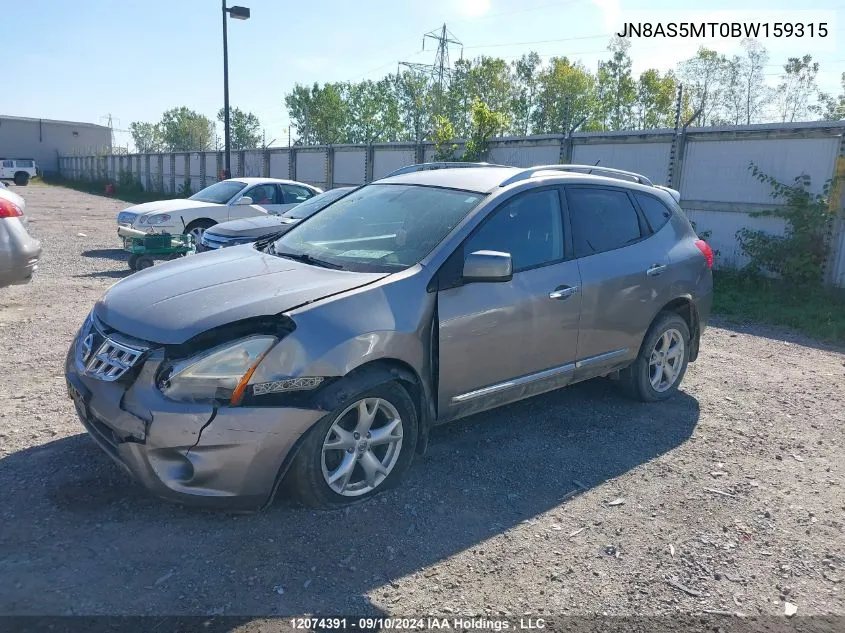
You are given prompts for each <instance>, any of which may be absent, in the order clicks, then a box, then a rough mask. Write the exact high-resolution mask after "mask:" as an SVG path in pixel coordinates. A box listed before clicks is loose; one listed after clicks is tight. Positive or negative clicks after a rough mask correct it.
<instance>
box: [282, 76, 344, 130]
mask: <svg viewBox="0 0 845 633" xmlns="http://www.w3.org/2000/svg"><path fill="white" fill-rule="evenodd" d="M345 90H346V87H345V85H344V84H340V83H327V84H324V85H323V86H320V84H318V83H316V82H315V83H314V85H313V86H312V87H311V88H308V87H307V86H302V85H300V84H296V85H295V86H294V89H293V92H291V93H290V94H288V95H286V96H285V105H286V106H287V109H288V116H289V117H290V120H291V121H292V122H293V124H294V127H295V128H296V131H297V134H298V135H299V142H300V143H303V144H305V145H313V144H326V145H328V144H332V143H345V142H347V140H348V134H347V123H348V120H349V108H348V104H347V101H346V98H345Z"/></svg>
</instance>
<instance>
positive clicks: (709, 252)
mask: <svg viewBox="0 0 845 633" xmlns="http://www.w3.org/2000/svg"><path fill="white" fill-rule="evenodd" d="M695 245H696V246H697V247H698V250H700V251H701V254H702V255H704V259H705V260H707V268H713V249H712V248H710V244H708V243H707V242H705V241H704V240H696V241H695Z"/></svg>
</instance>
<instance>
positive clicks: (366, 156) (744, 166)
mask: <svg viewBox="0 0 845 633" xmlns="http://www.w3.org/2000/svg"><path fill="white" fill-rule="evenodd" d="M458 143H459V144H460V141H458ZM433 155H434V147H433V145H432V144H430V143H420V144H416V143H384V144H378V145H335V146H309V147H293V148H269V149H265V150H248V151H240V152H233V154H232V175H233V176H271V177H276V178H290V179H292V180H299V181H302V182H307V183H310V184H313V185H316V186H318V187H322V188H324V189H328V188H332V187H338V186H343V185H358V184H363V183H366V182H370V181H372V180H376V179H378V178H381V177H383V176H384V175H386V174H388V173H389V172H391V171H393V170H394V169H397V168H399V167H403V166H405V165H409V164H413V163H418V162H426V161H431V160H432V159H433V158H432V157H433ZM488 160H489V161H490V162H493V163H501V164H506V165H517V166H523V167H527V166H531V165H540V164H557V163H579V164H590V165H592V164H595V163H596V162H597V161H600V164H601V165H602V166H604V167H616V168H619V169H628V170H631V171H635V172H638V173H641V174H644V175H646V176H648V177H649V178H650V179H651V180H653V181H654V182H656V183H661V184H668V185H670V186H672V187H674V188H676V189H678V190H679V191H680V192H681V198H682V200H681V206H682V207H683V208H684V210H685V211H686V212H687V214H688V215H689V218H690V219H691V220H692V221H694V222H695V223H696V226H697V228H698V229H699V231H710V232H711V237H710V242H711V243H712V246H713V247H714V248H715V249H718V251H719V258H718V260H717V261H718V265H720V266H725V267H740V266H742V265H744V264H745V263H746V261H745V258H744V256H743V254H742V252H741V250H740V248H739V245H738V243H737V241H736V232H737V230H738V229H740V228H743V227H748V228H752V229H762V230H765V231H769V232H772V233H782V232H783V228H784V224H783V222H782V221H780V220H778V219H775V218H757V217H752V216H751V215H750V214H751V213H753V212H755V211H760V210H763V209H771V208H774V207H777V203H776V202H775V201H773V200H772V198H771V195H770V189H769V187H767V186H766V185H764V184H762V183H760V182H759V181H758V180H757V179H755V178H754V177H753V176H752V174H751V172H750V170H749V168H748V167H749V164H750V163H752V162H753V163H755V164H756V165H758V166H759V167H760V169H761V170H763V171H764V172H765V173H767V174H770V175H772V176H774V177H775V178H777V179H778V180H780V181H782V182H791V181H792V180H793V179H794V178H796V177H797V176H799V175H801V174H807V175H809V176H810V178H811V180H812V183H813V184H812V186H813V188H814V189H815V190H816V191H821V189H822V187H823V186H824V184H825V182H826V181H828V180H829V179H830V178H831V177H832V176H833V175H834V173H836V171H837V170H840V172H842V173H843V175H845V123H840V122H820V123H796V124H783V125H749V126H736V127H724V128H691V129H688V130H686V131H685V132H681V133H679V134H675V133H674V132H673V131H672V130H657V131H651V132H648V133H643V132H612V133H576V134H573V135H572V136H571V137H567V136H562V135H549V136H534V137H525V138H502V139H495V140H494V141H492V142H491V143H490V150H489V153H488ZM59 168H60V171H61V173H62V175H63V176H65V177H66V178H71V179H83V180H114V181H117V180H118V179H119V178H120V176H121V174H131V177H132V178H133V179H134V180H136V181H138V182H140V183H141V184H142V186H143V187H144V188H145V189H151V190H157V191H162V192H165V193H168V194H177V193H187V192H188V191H192V192H195V191H198V190H199V189H201V188H203V187H206V186H208V185H209V184H211V183H213V182H215V181H216V180H217V179H218V177H219V175H220V173H221V172H222V168H223V153H222V152H190V153H185V152H178V153H168V154H130V155H116V156H65V157H61V158H60V159H59ZM838 213H839V219H838V221H837V225H836V226H837V229H836V235H835V238H834V252H833V254H832V257H831V260H830V264H829V266H828V271H827V281H828V282H829V283H832V284H834V285H837V286H840V287H845V221H843V220H842V215H843V210H842V204H841V201H838Z"/></svg>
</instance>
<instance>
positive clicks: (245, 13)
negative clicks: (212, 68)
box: [222, 0, 249, 178]
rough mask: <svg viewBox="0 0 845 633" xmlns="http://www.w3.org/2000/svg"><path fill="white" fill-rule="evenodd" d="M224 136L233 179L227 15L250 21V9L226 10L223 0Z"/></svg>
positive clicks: (229, 168)
mask: <svg viewBox="0 0 845 633" xmlns="http://www.w3.org/2000/svg"><path fill="white" fill-rule="evenodd" d="M222 4H223V136H224V149H223V152H224V154H225V156H226V158H225V160H226V167H225V176H226V178H231V177H232V151H231V150H232V148H231V140H232V139H231V136H232V135H231V131H230V129H229V41H228V30H227V24H226V14H227V13H228V14H229V15H230V16H232V19H233V20H248V19H249V8H247V7H231V8H226V0H223V2H222Z"/></svg>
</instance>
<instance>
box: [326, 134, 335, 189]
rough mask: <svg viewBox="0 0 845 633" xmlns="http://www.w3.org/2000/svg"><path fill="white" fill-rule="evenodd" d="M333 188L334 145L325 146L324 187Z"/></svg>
mask: <svg viewBox="0 0 845 633" xmlns="http://www.w3.org/2000/svg"><path fill="white" fill-rule="evenodd" d="M333 188H334V147H332V146H331V145H329V146H328V147H326V189H327V190H328V189H333Z"/></svg>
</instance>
